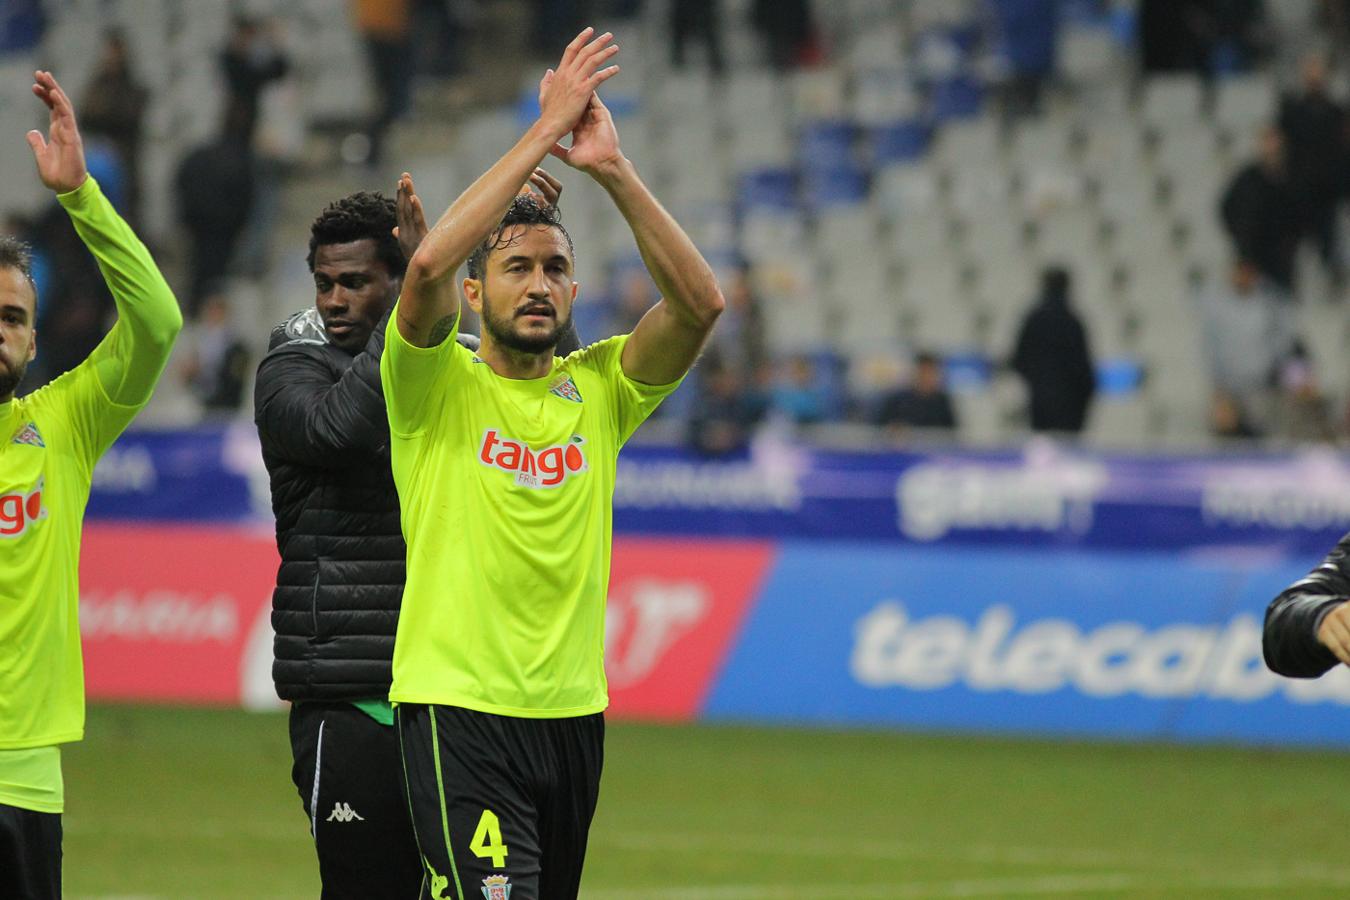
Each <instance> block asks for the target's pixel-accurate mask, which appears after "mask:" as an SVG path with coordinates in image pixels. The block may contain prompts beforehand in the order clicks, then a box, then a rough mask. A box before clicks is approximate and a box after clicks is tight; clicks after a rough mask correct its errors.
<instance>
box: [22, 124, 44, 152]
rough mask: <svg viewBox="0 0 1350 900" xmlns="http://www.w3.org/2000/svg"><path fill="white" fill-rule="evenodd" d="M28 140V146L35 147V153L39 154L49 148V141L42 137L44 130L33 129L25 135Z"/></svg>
mask: <svg viewBox="0 0 1350 900" xmlns="http://www.w3.org/2000/svg"><path fill="white" fill-rule="evenodd" d="M24 138H25V139H27V141H28V146H30V147H32V148H33V155H34V156H38V155H40V154H41V153H42V151H44V150H46V149H47V142H46V141H45V140H43V138H42V132H40V131H37V130H33V131H30V132H28V133H27V134H26V135H24Z"/></svg>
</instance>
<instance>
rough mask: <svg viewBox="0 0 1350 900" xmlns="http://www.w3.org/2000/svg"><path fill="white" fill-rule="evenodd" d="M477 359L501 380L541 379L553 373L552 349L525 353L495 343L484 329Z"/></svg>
mask: <svg viewBox="0 0 1350 900" xmlns="http://www.w3.org/2000/svg"><path fill="white" fill-rule="evenodd" d="M478 358H479V359H481V360H482V361H483V362H485V363H487V364H488V366H489V367H490V368H491V369H492V371H494V372H496V373H497V374H498V375H500V376H501V377H503V378H512V379H517V380H525V379H529V378H543V377H544V376H545V375H547V374H548V373H549V372H552V371H553V348H552V347H549V348H548V349H547V350H543V351H541V352H539V353H526V352H525V351H523V350H515V349H512V348H511V347H506V346H503V345H502V344H499V343H497V342H496V341H494V340H492V337H491V336H490V335H489V334H488V333H487V330H486V329H484V331H483V337H482V342H481V343H480V344H479V346H478Z"/></svg>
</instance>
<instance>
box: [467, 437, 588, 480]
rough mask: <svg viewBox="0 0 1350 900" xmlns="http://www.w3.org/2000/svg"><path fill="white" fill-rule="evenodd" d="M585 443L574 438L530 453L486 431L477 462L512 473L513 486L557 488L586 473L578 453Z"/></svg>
mask: <svg viewBox="0 0 1350 900" xmlns="http://www.w3.org/2000/svg"><path fill="white" fill-rule="evenodd" d="M584 443H586V441H585V439H583V438H582V437H581V435H579V434H574V435H572V440H570V441H569V442H567V443H566V444H554V445H553V446H552V447H545V448H544V449H542V450H533V449H531V448H530V447H527V446H526V445H525V444H522V443H521V442H520V441H515V440H512V439H511V438H508V437H502V436H501V435H499V434H498V433H497V429H495V428H489V429H488V430H487V431H485V432H484V433H483V445H482V446H481V447H480V448H479V449H478V461H479V462H481V463H482V464H483V465H485V466H492V467H493V468H494V469H501V470H502V471H504V472H511V473H512V474H514V475H515V476H516V484H518V485H520V486H522V487H531V488H551V487H557V486H558V485H560V484H562V483H563V481H564V480H566V478H567V476H568V475H575V474H576V473H578V472H584V471H586V454H585V453H584V452H583V451H582V449H581V445H582V444H584Z"/></svg>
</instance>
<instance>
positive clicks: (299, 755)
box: [0, 703, 423, 900]
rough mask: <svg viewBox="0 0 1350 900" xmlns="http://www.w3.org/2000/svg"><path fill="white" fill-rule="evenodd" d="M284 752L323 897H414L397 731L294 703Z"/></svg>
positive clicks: (416, 862)
mask: <svg viewBox="0 0 1350 900" xmlns="http://www.w3.org/2000/svg"><path fill="white" fill-rule="evenodd" d="M291 753H292V756H293V758H294V760H295V765H294V767H293V768H292V769H291V780H292V781H294V782H295V787H296V789H297V790H298V791H299V792H300V801H301V802H302V803H303V804H304V807H305V815H307V816H309V823H310V833H311V834H312V835H313V836H314V849H315V850H316V851H317V852H318V856H319V878H320V879H321V880H322V882H323V898H324V900H345V898H351V900H385V898H388V900H411V898H414V897H416V896H418V894H419V892H420V891H421V888H422V880H423V875H422V861H421V857H420V856H419V855H418V853H417V841H416V839H415V838H414V837H413V830H412V819H411V817H410V816H409V815H408V800H407V798H406V797H405V796H404V794H403V761H402V760H401V759H400V758H399V751H398V730H397V729H396V728H394V727H392V726H389V725H381V724H380V723H379V722H376V721H375V720H374V719H372V718H371V717H370V716H368V715H366V714H365V713H363V712H362V711H361V710H359V709H357V708H356V707H355V706H352V705H351V704H350V703H297V704H295V705H294V706H292V707H291ZM0 896H3V895H2V894H0Z"/></svg>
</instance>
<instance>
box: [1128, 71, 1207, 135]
mask: <svg viewBox="0 0 1350 900" xmlns="http://www.w3.org/2000/svg"><path fill="white" fill-rule="evenodd" d="M1203 103H1204V86H1203V85H1202V84H1201V83H1200V77H1199V76H1198V75H1153V76H1151V77H1150V78H1149V79H1148V80H1146V81H1145V82H1144V93H1143V100H1142V102H1141V105H1140V109H1139V114H1140V117H1141V118H1142V119H1143V121H1144V122H1145V123H1146V124H1148V125H1150V126H1152V127H1154V128H1168V127H1170V126H1174V125H1188V124H1189V125H1194V124H1195V122H1196V120H1197V118H1199V116H1200V114H1201V112H1202V106H1203Z"/></svg>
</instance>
